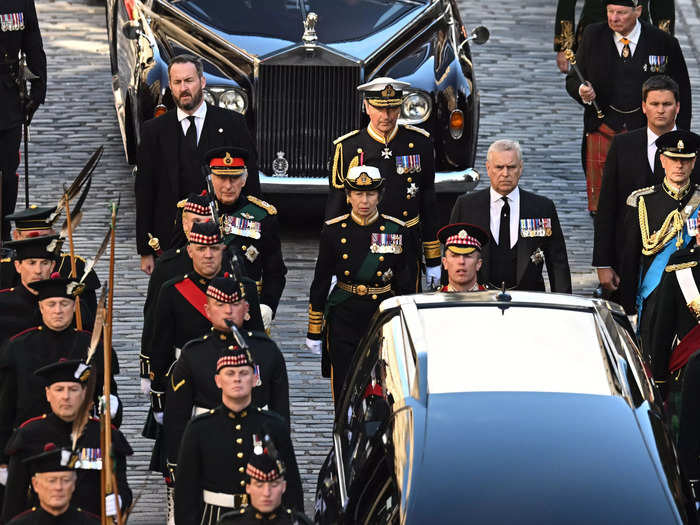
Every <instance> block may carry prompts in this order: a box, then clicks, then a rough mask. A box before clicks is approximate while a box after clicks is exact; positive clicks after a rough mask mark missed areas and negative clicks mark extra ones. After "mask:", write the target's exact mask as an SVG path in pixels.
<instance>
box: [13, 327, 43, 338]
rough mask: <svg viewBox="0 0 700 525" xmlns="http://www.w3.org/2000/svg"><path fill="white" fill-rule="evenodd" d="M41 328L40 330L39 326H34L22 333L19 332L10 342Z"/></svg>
mask: <svg viewBox="0 0 700 525" xmlns="http://www.w3.org/2000/svg"><path fill="white" fill-rule="evenodd" d="M39 328H40V327H39V326H32V327H31V328H27V329H26V330H22V331H21V332H19V333H17V334H15V335H13V336H12V337H10V341H14V340H15V339H17V338H18V337H19V336H21V335H24V334H28V333H29V332H31V331H33V330H39Z"/></svg>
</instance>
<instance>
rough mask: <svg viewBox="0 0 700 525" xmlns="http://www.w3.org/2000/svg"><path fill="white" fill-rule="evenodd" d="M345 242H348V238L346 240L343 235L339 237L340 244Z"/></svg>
mask: <svg viewBox="0 0 700 525" xmlns="http://www.w3.org/2000/svg"><path fill="white" fill-rule="evenodd" d="M346 242H348V240H347V239H346V238H345V237H343V238H342V239H340V243H341V244H345V243H346Z"/></svg>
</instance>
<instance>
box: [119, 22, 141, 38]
mask: <svg viewBox="0 0 700 525" xmlns="http://www.w3.org/2000/svg"><path fill="white" fill-rule="evenodd" d="M122 33H124V36H125V37H126V38H128V39H129V40H136V39H138V38H139V37H140V36H141V35H142V34H143V31H141V25H140V24H139V22H138V20H129V21H127V22H124V25H123V26H122Z"/></svg>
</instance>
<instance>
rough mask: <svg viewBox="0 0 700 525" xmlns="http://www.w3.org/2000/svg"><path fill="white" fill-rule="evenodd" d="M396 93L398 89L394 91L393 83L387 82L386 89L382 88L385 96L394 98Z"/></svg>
mask: <svg viewBox="0 0 700 525" xmlns="http://www.w3.org/2000/svg"><path fill="white" fill-rule="evenodd" d="M395 95H396V91H394V88H393V87H391V84H387V86H386V87H385V88H384V89H382V97H383V98H392V97H393V96H395Z"/></svg>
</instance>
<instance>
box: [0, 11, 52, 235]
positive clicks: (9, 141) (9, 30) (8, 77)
mask: <svg viewBox="0 0 700 525" xmlns="http://www.w3.org/2000/svg"><path fill="white" fill-rule="evenodd" d="M0 29H1V31H0V170H1V171H2V214H3V215H8V214H10V213H12V212H13V211H14V209H15V203H16V202H17V187H18V184H17V182H18V180H17V175H16V173H17V167H18V166H19V149H20V139H21V136H22V124H23V123H24V120H25V108H24V105H23V103H22V101H21V100H20V95H19V88H18V86H17V82H16V79H17V78H18V77H17V74H18V70H19V63H18V56H19V52H20V51H22V52H24V53H25V54H26V57H27V66H29V69H30V70H31V72H32V73H34V74H35V75H36V76H37V77H38V78H37V79H36V80H32V81H31V89H30V98H31V100H32V102H33V103H34V104H35V105H37V106H38V105H39V104H42V103H43V102H44V97H45V96H46V54H45V53H44V47H43V43H42V41H41V33H40V31H39V21H38V20H37V16H36V8H35V7H34V0H3V1H2V3H0ZM0 222H2V225H3V228H2V232H1V233H2V236H3V238H4V239H9V236H10V223H9V221H4V222H3V221H2V218H0Z"/></svg>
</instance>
